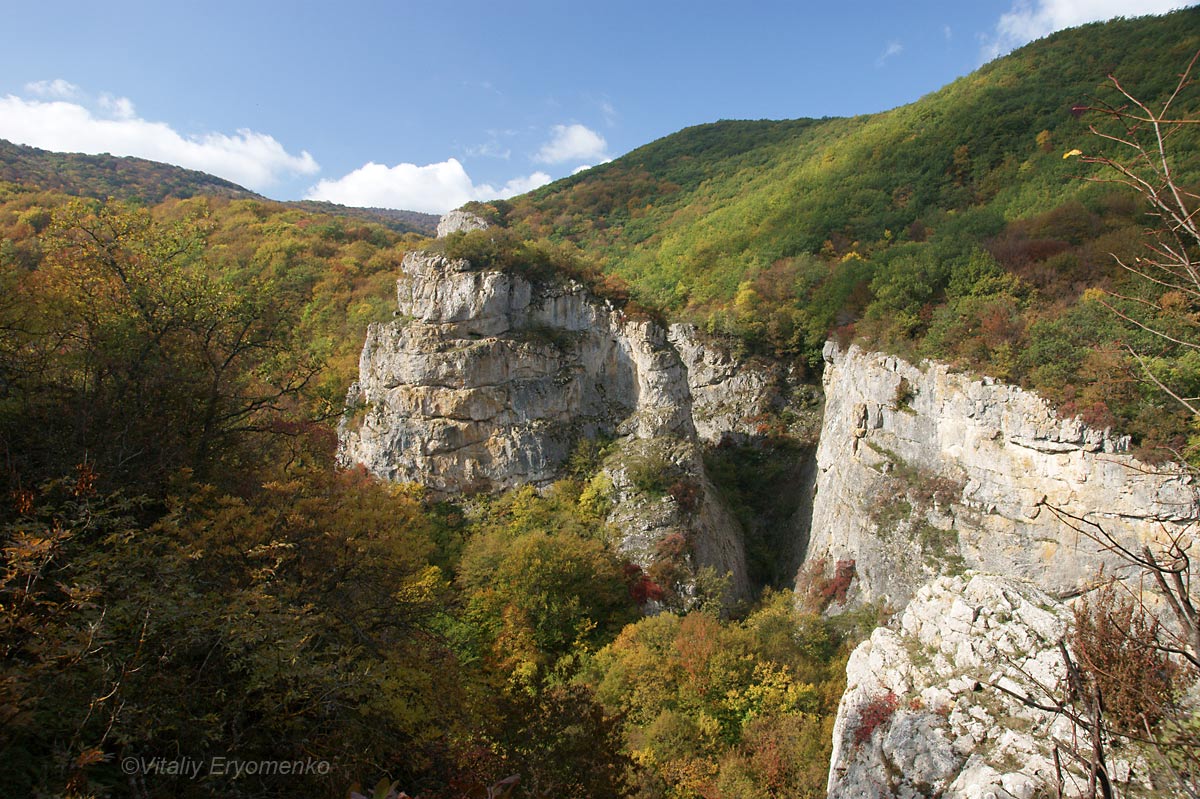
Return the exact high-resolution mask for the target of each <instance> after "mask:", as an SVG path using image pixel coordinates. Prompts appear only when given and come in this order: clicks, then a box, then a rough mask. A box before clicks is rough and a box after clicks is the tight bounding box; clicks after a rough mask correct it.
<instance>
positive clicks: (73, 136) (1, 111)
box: [0, 81, 320, 191]
mask: <svg viewBox="0 0 1200 799" xmlns="http://www.w3.org/2000/svg"><path fill="white" fill-rule="evenodd" d="M64 83H65V81H64ZM68 85H69V84H68ZM98 105H99V107H100V109H101V110H102V111H104V112H105V114H106V115H104V114H102V115H96V114H94V113H92V111H91V110H89V109H88V108H85V107H84V106H82V105H80V104H78V103H70V102H65V101H62V100H56V101H44V100H25V99H22V98H20V97H16V96H14V95H11V94H10V95H7V96H5V97H0V138H2V139H8V140H10V141H14V142H17V143H19V144H28V145H31V146H34V147H41V148H43V149H46V150H57V151H61V152H79V153H110V154H112V155H134V156H138V157H139V158H149V159H151V160H154V161H164V162H166V163H168V164H176V165H178V166H183V167H188V168H189V169H199V170H202V171H204V172H208V173H210V174H213V175H218V176H220V177H223V178H226V179H228V180H232V181H234V182H235V183H240V184H241V185H243V186H246V187H247V188H251V189H256V190H260V191H261V190H264V189H267V188H269V187H271V186H273V185H275V184H276V183H277V182H278V181H279V180H280V179H281V178H283V177H287V176H295V175H314V174H316V173H317V172H319V171H320V166H319V165H318V164H317V162H316V161H315V160H314V159H313V157H312V156H311V155H309V154H308V153H307V152H301V153H300V154H299V155H292V154H291V153H289V152H288V151H287V150H285V149H284V147H283V145H282V144H280V143H279V142H278V141H276V140H275V139H274V138H273V137H271V136H268V135H267V134H265V133H257V132H255V131H253V130H248V129H245V128H243V129H240V130H238V131H237V132H236V133H234V134H233V135H229V134H225V133H205V134H203V135H199V136H184V135H182V134H180V133H178V132H176V131H175V130H174V129H172V128H171V126H170V125H167V124H166V123H164V122H150V121H148V120H145V119H141V118H139V117H138V116H137V115H136V113H135V111H134V107H133V103H132V102H131V101H130V100H129V98H127V97H113V96H111V95H103V96H101V98H100V100H99V102H98Z"/></svg>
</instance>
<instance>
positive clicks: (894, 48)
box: [875, 42, 904, 67]
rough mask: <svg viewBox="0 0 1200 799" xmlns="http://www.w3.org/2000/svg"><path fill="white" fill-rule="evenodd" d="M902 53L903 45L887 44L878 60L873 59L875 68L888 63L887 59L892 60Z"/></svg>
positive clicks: (897, 43)
mask: <svg viewBox="0 0 1200 799" xmlns="http://www.w3.org/2000/svg"><path fill="white" fill-rule="evenodd" d="M903 52H904V45H902V44H900V42H888V45H887V47H886V48H885V49H884V51H883V52H882V53H880V54H879V58H877V59H875V66H877V67H881V66H883V65H884V64H885V63H886V62H887V61H888V59H890V58H894V57H895V56H898V55H900V54H901V53H903Z"/></svg>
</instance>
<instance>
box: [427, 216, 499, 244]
mask: <svg viewBox="0 0 1200 799" xmlns="http://www.w3.org/2000/svg"><path fill="white" fill-rule="evenodd" d="M488 227H489V226H488V223H487V221H486V220H484V219H483V217H481V216H478V215H476V214H473V213H471V212H470V211H451V212H450V213H448V214H446V215H445V216H443V217H442V218H441V219H439V220H438V226H437V237H438V238H439V239H442V238H445V237H446V236H449V235H450V234H451V233H459V232H462V233H467V232H470V231H472V230H487V229H488Z"/></svg>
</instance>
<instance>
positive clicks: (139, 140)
mask: <svg viewBox="0 0 1200 799" xmlns="http://www.w3.org/2000/svg"><path fill="white" fill-rule="evenodd" d="M1185 4H1186V3H1185V2H1181V0H1173V1H1172V0H970V2H962V1H961V0H959V2H941V1H939V2H920V0H915V1H914V2H908V3H897V2H894V0H893V1H891V2H875V1H871V2H867V1H866V0H843V2H839V3H830V2H820V3H817V2H798V1H797V2H754V1H753V0H750V1H748V2H740V3H736V2H734V3H731V2H709V1H708V0H691V1H690V2H675V1H674V0H670V1H668V0H640V2H628V1H627V0H610V1H609V2H605V3H582V2H566V1H565V0H564V1H562V2H540V1H539V2H522V1H521V0H516V1H515V2H509V3H501V2H495V0H490V1H489V2H477V1H476V0H457V1H456V2H452V3H451V2H420V3H418V2H402V1H400V0H393V2H355V1H354V0H343V2H339V3H337V4H333V3H309V2H288V3H284V2H273V1H271V0H238V2H226V1H225V0H205V2H203V3H174V2H127V1H126V0H108V1H107V2H104V3H97V2H94V0H92V1H90V2H74V1H68V2H58V3H55V4H53V5H52V6H51V7H50V8H51V9H52V11H47V10H45V8H46V7H42V9H38V8H35V4H33V3H20V4H12V7H10V8H8V9H6V12H5V27H6V28H7V30H8V31H9V35H8V36H6V37H5V38H6V41H5V46H4V47H3V48H0V138H7V139H10V140H13V141H18V142H20V143H23V144H31V145H34V146H38V147H42V148H45V149H50V150H62V151H75V152H111V153H113V154H115V155H138V156H142V157H145V158H152V159H155V160H161V161H168V162H171V163H177V164H180V165H183V166H188V167H191V168H194V169H202V170H204V171H207V172H211V173H213V174H217V175H220V176H221V177H225V178H227V179H229V180H233V181H235V182H238V183H241V184H242V185H245V186H247V187H249V188H252V189H254V190H256V191H259V192H261V193H263V194H266V195H267V196H269V197H274V198H277V199H299V198H303V197H313V198H319V199H329V200H333V201H335V202H342V203H345V204H352V205H379V206H386V207H397V208H406V209H410V210H420V211H427V212H434V213H439V212H442V211H445V210H448V209H449V208H452V207H456V206H458V205H461V204H462V203H463V202H466V201H467V200H469V199H490V198H493V197H497V196H507V195H511V194H513V193H515V192H519V191H524V190H528V189H530V188H533V187H535V186H537V185H540V184H542V183H545V182H548V181H550V180H552V179H557V178H560V177H564V176H566V175H569V174H571V173H572V172H574V171H576V170H577V169H580V168H583V167H586V166H590V165H595V164H597V163H600V162H602V161H604V160H605V159H608V158H613V157H616V156H619V155H621V154H623V153H626V152H628V151H630V150H632V149H634V148H636V147H638V146H640V145H642V144H645V143H647V142H650V141H653V140H654V139H657V138H659V137H661V136H665V135H667V134H669V133H673V132H674V131H677V130H679V129H681V128H684V127H687V126H689V125H694V124H698V123H702V122H711V121H715V120H718V119H764V118H767V119H791V118H796V117H805V116H817V117H820V116H842V115H850V114H859V113H869V112H874V111H882V110H885V109H887V108H892V107H895V106H897V105H903V104H905V103H908V102H911V101H913V100H916V99H917V98H919V97H921V96H922V95H924V94H927V93H928V92H931V91H933V90H935V89H937V88H939V87H941V86H943V85H945V84H946V83H948V82H950V81H951V80H953V79H954V78H956V77H959V76H961V75H964V74H966V73H968V72H970V71H972V70H973V69H975V68H976V67H978V66H979V65H981V64H982V63H984V62H986V61H987V60H989V59H991V58H993V57H995V56H996V55H998V54H1003V53H1005V52H1008V51H1009V50H1011V49H1013V48H1014V47H1016V46H1019V45H1021V44H1024V43H1025V42H1027V41H1030V40H1032V39H1034V38H1037V37H1039V36H1042V35H1045V34H1047V33H1050V32H1052V31H1054V30H1058V29H1060V28H1063V27H1067V26H1070V25H1076V24H1081V23H1083V22H1087V21H1091V20H1095V19H1106V18H1109V17H1112V16H1117V15H1123V16H1136V15H1140V14H1146V13H1160V12H1162V11H1164V10H1167V9H1169V8H1172V7H1178V6H1180V5H1185Z"/></svg>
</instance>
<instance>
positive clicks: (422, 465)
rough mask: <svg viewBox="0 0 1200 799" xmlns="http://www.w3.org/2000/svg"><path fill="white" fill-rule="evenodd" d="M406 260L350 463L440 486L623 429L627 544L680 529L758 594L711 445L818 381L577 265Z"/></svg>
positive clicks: (376, 332) (749, 434)
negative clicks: (654, 308)
mask: <svg viewBox="0 0 1200 799" xmlns="http://www.w3.org/2000/svg"><path fill="white" fill-rule="evenodd" d="M467 221H468V222H471V223H472V224H474V222H473V221H472V220H467ZM450 222H453V220H450ZM460 223H461V220H459V221H458V222H454V224H449V222H448V223H447V225H446V229H447V230H453V229H454V228H455V226H456V225H457V226H460V227H461V225H460ZM402 270H403V274H402V275H401V277H400V279H399V281H398V283H397V311H396V319H395V320H394V321H392V322H389V323H383V324H374V325H372V326H371V327H370V330H369V332H368V334H367V340H366V343H365V345H364V347H363V351H362V356H361V359H360V363H359V380H358V382H357V383H356V384H355V385H354V386H353V387H352V389H351V391H350V396H349V397H348V402H347V405H348V410H347V413H346V416H345V419H344V421H343V424H342V429H341V436H340V442H341V443H340V455H339V457H340V459H341V461H342V462H343V463H344V464H346V465H354V464H362V465H363V466H365V467H366V468H367V469H368V470H369V471H371V472H372V473H373V474H376V475H378V476H380V477H383V478H386V479H389V480H394V481H400V482H410V481H411V482H419V483H422V484H424V485H426V486H428V487H429V488H430V489H432V490H434V491H435V492H440V493H444V494H458V493H464V492H467V493H469V492H478V491H486V492H492V491H500V490H504V489H507V488H512V487H515V486H518V485H524V484H526V483H533V484H542V485H544V484H548V483H549V482H551V481H553V480H555V479H557V478H558V477H560V476H561V469H562V467H563V464H564V463H565V461H566V460H567V458H568V456H569V455H570V453H571V451H572V449H573V447H574V446H575V445H576V444H577V443H578V442H579V441H580V440H582V439H594V438H597V437H604V438H610V439H615V440H616V441H617V447H616V451H615V453H614V454H613V455H612V456H610V457H609V458H608V459H607V460H606V461H605V464H604V467H603V468H604V470H605V473H606V475H607V476H608V478H609V480H610V482H611V484H612V492H613V496H612V499H613V500H614V503H613V505H614V511H613V514H612V516H611V518H610V521H611V522H612V523H614V524H616V525H617V526H618V527H619V528H620V529H621V530H622V533H623V536H622V548H623V549H624V550H625V552H626V554H627V555H628V556H629V557H630V558H631V559H633V560H634V561H635V562H638V563H641V564H642V565H644V566H645V565H648V563H649V561H650V560H651V559H652V558H653V556H654V552H655V547H656V544H657V542H658V541H661V540H663V539H664V538H665V537H667V536H669V535H671V534H673V533H679V534H680V535H681V536H682V537H683V538H684V539H685V540H686V541H687V542H688V544H689V552H690V557H691V558H692V559H693V563H692V565H693V566H696V567H701V566H711V567H713V568H714V569H715V570H716V571H717V572H718V573H720V574H724V573H729V574H730V575H731V577H732V587H733V592H734V594H735V595H736V596H746V595H748V594H749V591H750V585H749V578H748V575H747V568H746V557H745V552H744V547H743V531H742V529H741V525H740V524H739V522H738V520H737V519H736V518H735V516H734V514H733V513H732V512H731V510H730V508H729V507H728V505H727V503H726V502H725V501H724V499H723V498H722V496H721V493H720V492H719V491H718V490H717V489H716V487H715V486H714V485H713V483H712V481H711V479H710V478H709V476H708V474H707V473H706V470H705V464H704V459H703V457H702V448H703V447H704V446H707V445H710V444H720V443H722V442H725V443H739V442H742V443H744V442H746V441H749V440H751V439H753V438H754V437H755V436H759V435H761V431H760V430H759V427H760V426H761V425H762V419H763V418H765V417H766V416H771V418H779V416H780V411H781V410H782V409H784V408H786V407H787V406H788V403H789V402H790V401H791V398H792V396H793V394H795V395H797V396H800V397H802V398H803V401H804V403H805V404H811V400H812V395H813V394H815V393H816V392H815V388H814V387H812V386H805V385H804V384H803V383H802V381H800V379H799V376H798V375H797V373H795V372H794V371H793V370H790V369H788V368H786V367H784V366H782V365H780V364H775V363H769V362H766V361H761V360H755V359H739V358H734V357H733V356H732V355H731V354H730V353H729V352H728V351H726V350H723V349H722V348H720V347H716V346H713V345H712V343H711V342H704V341H702V339H701V338H700V337H699V336H698V335H697V334H696V331H695V330H694V329H693V328H691V327H689V326H687V325H672V326H671V327H669V328H665V327H663V326H661V325H659V324H657V323H655V322H653V321H650V320H646V319H633V318H629V317H627V316H626V315H625V314H624V313H623V312H622V310H621V309H620V308H618V307H616V306H614V305H612V304H611V303H609V302H606V301H604V300H602V299H599V298H597V297H595V296H594V295H592V294H591V293H590V292H589V291H588V289H587V288H586V287H585V286H583V285H582V284H580V283H578V282H576V281H573V280H570V279H566V278H555V279H544V280H537V281H532V280H530V279H527V278H526V277H524V276H522V275H520V274H512V273H507V272H502V271H497V270H491V269H478V268H476V267H475V266H474V265H472V264H470V263H468V262H467V261H463V260H454V259H449V258H446V257H445V256H443V255H439V254H436V253H421V252H418V253H410V254H409V255H408V256H406V257H405V259H404V261H403V264H402ZM648 471H656V472H658V474H656V475H653V477H655V478H661V479H652V480H647V479H646V477H647V474H646V473H647V472H648ZM647 482H650V483H658V482H661V483H663V484H664V485H663V486H658V489H659V490H657V491H655V490H650V491H648V490H646V488H645V486H646V483H647ZM664 486H678V487H679V488H678V490H676V491H671V492H667V491H663V490H662V488H663V487H664Z"/></svg>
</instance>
